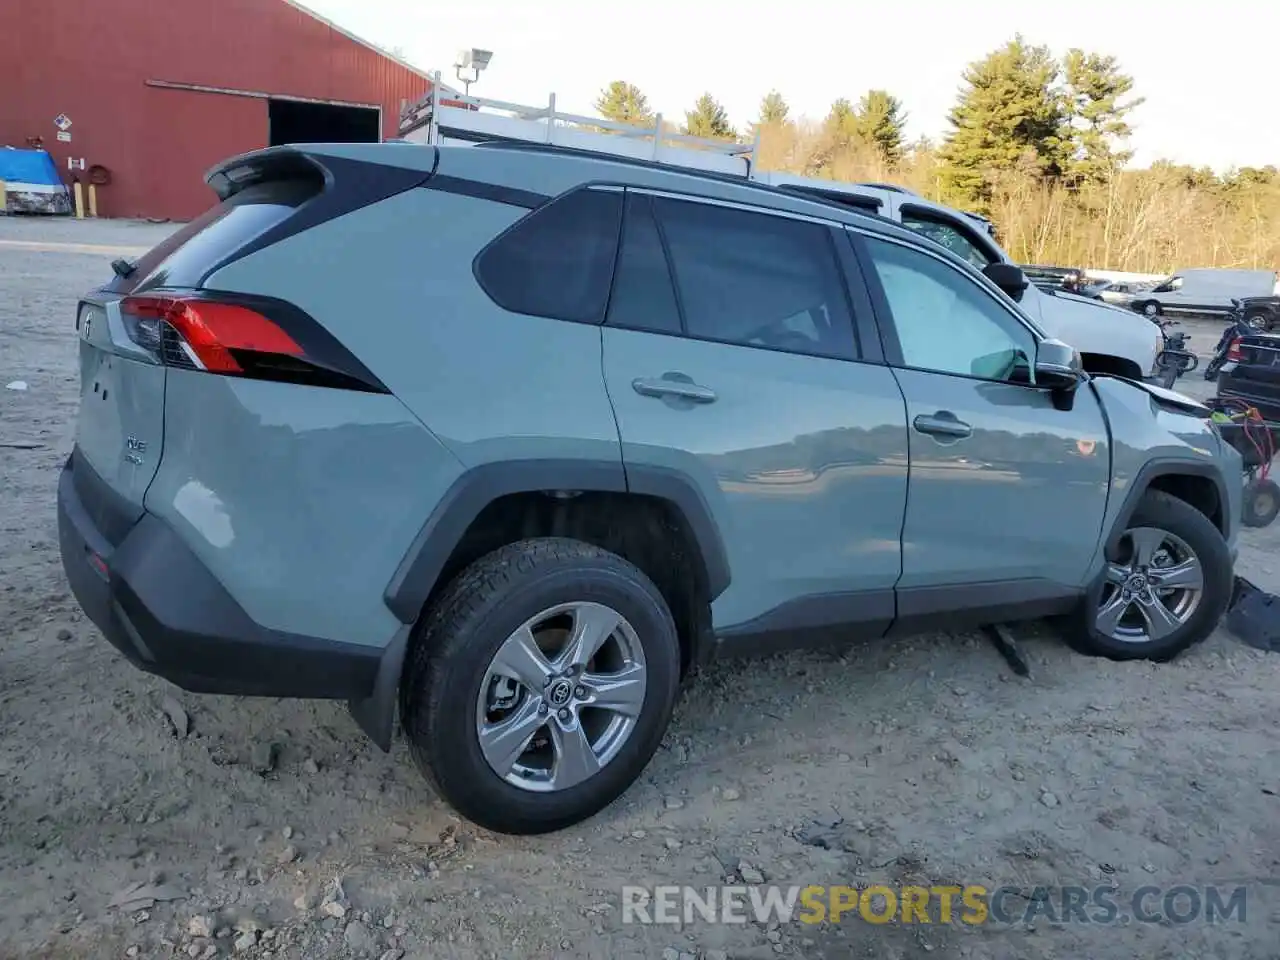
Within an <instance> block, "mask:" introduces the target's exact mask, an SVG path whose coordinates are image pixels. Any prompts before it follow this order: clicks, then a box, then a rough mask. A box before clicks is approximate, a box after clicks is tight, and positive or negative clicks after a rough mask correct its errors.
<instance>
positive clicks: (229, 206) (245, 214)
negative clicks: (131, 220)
mask: <svg viewBox="0 0 1280 960" xmlns="http://www.w3.org/2000/svg"><path fill="white" fill-rule="evenodd" d="M315 195H316V185H315V183H314V182H312V181H301V180H298V181H293V180H282V181H272V182H270V183H261V184H255V185H254V186H251V187H246V188H245V189H244V190H242V191H240V192H239V193H237V194H235V195H234V196H232V197H229V198H228V199H226V200H224V201H222V202H221V203H218V204H216V205H214V206H212V207H210V208H209V209H208V210H206V211H205V212H204V213H202V214H201V215H200V216H199V217H197V218H196V219H194V220H192V221H191V222H189V223H187V224H185V225H183V226H182V227H180V228H179V229H177V230H176V231H174V232H173V233H171V234H170V235H169V236H168V237H166V238H165V239H164V240H162V241H161V242H160V243H158V244H157V245H156V246H154V247H152V248H151V250H149V251H147V252H146V253H145V254H143V255H142V256H141V257H139V258H138V260H137V261H135V263H134V271H133V273H131V274H130V275H129V276H128V277H116V278H115V279H114V280H113V281H112V283H111V285H110V286H108V287H107V289H108V290H109V291H110V292H113V293H123V294H129V293H135V292H140V291H143V290H149V289H151V288H153V287H198V286H199V285H200V283H201V281H202V280H203V279H204V277H205V275H206V274H207V273H208V272H209V271H210V270H211V269H213V268H214V267H216V266H217V265H218V264H219V263H221V262H222V261H223V260H224V259H226V258H227V256H229V255H230V254H232V253H234V252H235V251H236V250H238V249H240V248H241V247H243V246H244V245H245V244H247V243H249V242H250V241H251V240H253V239H254V238H255V237H257V236H259V235H260V234H262V233H263V232H264V231H266V230H269V229H271V228H272V227H274V226H275V225H276V224H278V223H280V222H281V221H283V220H285V219H286V218H287V217H289V216H290V215H292V214H293V212H294V211H295V210H297V209H298V207H300V206H301V205H302V204H303V203H305V202H306V201H307V200H309V199H311V198H312V197H313V196H315Z"/></svg>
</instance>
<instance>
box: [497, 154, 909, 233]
mask: <svg viewBox="0 0 1280 960" xmlns="http://www.w3.org/2000/svg"><path fill="white" fill-rule="evenodd" d="M474 146H476V147H488V148H489V149H490V150H513V151H519V152H521V153H543V154H554V155H560V156H568V157H583V158H589V159H592V160H597V159H598V160H608V161H609V162H611V163H620V164H623V165H624V166H631V167H641V168H643V169H646V170H661V171H663V172H664V173H680V174H686V175H688V176H693V177H702V178H704V179H707V180H714V181H716V182H718V183H731V184H733V185H735V186H739V187H749V188H750V189H752V190H760V191H763V192H765V193H769V194H773V195H775V196H776V195H778V194H790V195H792V196H794V197H796V198H797V199H800V200H808V201H810V202H812V203H820V204H823V205H824V206H835V207H839V208H840V209H842V210H844V211H846V212H852V213H855V214H858V215H860V216H864V217H874V218H875V219H877V220H884V221H885V222H888V223H892V222H893V221H892V220H889V219H888V218H887V217H885V216H883V215H882V214H881V213H880V212H879V210H880V201H879V200H878V199H876V198H874V197H863V196H859V195H857V194H845V193H842V192H838V191H834V190H833V191H824V190H822V188H821V187H813V186H809V185H807V184H778V185H776V186H775V185H773V184H768V183H761V182H760V181H758V180H752V179H750V175H748V176H746V177H739V176H734V175H733V174H730V173H721V172H720V171H718V170H700V169H698V168H697V167H682V166H678V165H676V164H670V163H660V162H658V161H657V160H642V159H640V158H639V157H623V156H617V155H616V154H612V153H605V152H603V151H601V150H587V149H584V148H582V147H566V146H563V145H561V144H558V143H533V142H531V141H528V140H501V139H493V140H482V141H478V142H476V143H475V144H474ZM749 162H750V161H748V163H749ZM843 198H847V199H843ZM872 203H874V204H875V208H874V209H871V208H870V204H872ZM850 208H852V209H850Z"/></svg>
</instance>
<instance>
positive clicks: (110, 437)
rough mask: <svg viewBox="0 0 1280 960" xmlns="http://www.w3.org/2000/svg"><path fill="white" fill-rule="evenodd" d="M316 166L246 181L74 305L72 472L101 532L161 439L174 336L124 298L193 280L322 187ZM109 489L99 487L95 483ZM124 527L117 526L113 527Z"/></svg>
mask: <svg viewBox="0 0 1280 960" xmlns="http://www.w3.org/2000/svg"><path fill="white" fill-rule="evenodd" d="M323 184H324V179H323V176H322V172H321V171H320V170H319V169H318V168H315V169H313V171H312V172H311V175H310V176H309V177H308V176H305V175H304V174H303V173H302V172H300V171H299V172H296V173H295V174H293V175H287V176H280V177H276V178H272V179H269V180H268V181H267V182H260V183H252V184H249V185H247V186H245V187H244V188H243V189H240V190H237V191H236V192H234V193H232V194H231V195H230V196H228V197H227V198H226V199H224V200H222V201H221V202H219V203H217V204H216V205H215V206H214V207H212V208H211V209H209V210H208V211H207V212H205V213H204V214H203V215H202V216H200V217H199V218H197V219H196V220H193V221H191V222H190V223H188V224H186V225H185V226H183V227H181V228H179V229H178V230H176V231H175V232H174V233H173V234H171V235H170V236H169V237H167V238H166V239H165V240H163V241H162V242H161V243H160V244H158V245H157V246H156V247H154V248H153V249H152V250H150V251H149V252H148V253H146V254H145V255H143V256H142V257H140V258H139V259H138V260H137V261H135V262H133V263H128V262H126V261H116V262H115V264H113V268H114V270H115V273H116V276H115V277H114V279H113V280H112V281H111V282H110V283H109V284H107V285H106V286H104V287H103V288H101V289H99V290H96V291H93V292H92V293H90V294H89V295H87V296H86V297H84V298H83V299H82V300H81V302H80V304H79V308H78V310H77V315H76V331H77V333H78V335H79V338H80V413H79V417H78V420H77V425H76V452H75V454H74V458H75V464H74V467H75V469H74V474H75V482H76V485H77V488H78V489H79V492H80V495H81V499H82V500H83V501H84V504H85V506H86V509H88V510H89V512H90V514H91V515H93V517H94V520H95V521H96V522H97V523H98V525H99V529H101V530H102V532H103V533H104V535H106V536H107V538H108V539H109V540H114V539H116V537H115V536H113V533H114V534H116V535H117V536H119V535H123V533H124V532H126V530H127V528H128V526H129V525H131V524H132V522H133V521H136V520H137V519H138V517H139V516H140V515H141V513H142V506H143V498H144V497H145V495H146V492H147V487H148V486H149V485H150V483H151V480H152V478H153V477H154V476H155V474H156V468H157V466H158V465H159V463H160V456H161V453H162V452H163V446H164V396H165V377H166V367H165V364H166V362H170V363H172V362H174V361H175V360H176V361H179V362H180V365H184V366H186V365H189V364H187V363H185V362H182V361H183V360H184V358H183V357H182V356H180V355H174V356H171V357H168V358H166V351H168V352H170V353H172V352H173V351H175V350H181V345H180V344H179V343H178V342H177V341H176V340H175V339H174V338H172V337H168V336H166V335H165V328H164V325H163V324H161V323H160V322H158V321H157V320H156V319H155V318H154V317H149V316H146V315H136V314H135V313H134V312H132V311H131V310H130V305H129V304H130V301H129V300H128V298H129V297H133V296H137V295H139V294H143V293H146V292H148V291H150V290H157V289H170V288H190V289H195V288H198V287H199V286H200V284H201V282H202V281H203V279H204V277H205V276H207V275H208V273H209V272H211V271H212V269H213V268H215V267H216V266H217V265H219V264H220V263H221V262H223V261H224V260H225V259H226V258H227V257H228V256H230V255H233V254H234V253H235V252H236V251H237V250H240V249H242V248H243V247H244V246H246V245H247V244H249V243H251V242H252V241H254V240H255V238H258V237H261V236H262V235H263V234H264V233H266V232H267V231H270V230H271V229H272V228H273V227H275V226H277V225H279V224H280V223H281V222H283V221H284V220H285V219H287V218H288V217H289V216H290V215H291V214H293V213H294V212H295V211H296V210H297V209H298V208H299V207H300V206H301V205H302V204H303V203H305V202H306V201H307V200H308V199H310V198H311V197H314V196H315V195H316V194H317V193H319V192H320V191H321V190H322V189H323ZM104 486H105V487H106V488H109V489H103V487H104ZM121 528H123V529H121Z"/></svg>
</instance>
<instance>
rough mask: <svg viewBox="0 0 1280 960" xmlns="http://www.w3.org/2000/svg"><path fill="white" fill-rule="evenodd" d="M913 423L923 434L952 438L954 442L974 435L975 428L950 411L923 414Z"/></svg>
mask: <svg viewBox="0 0 1280 960" xmlns="http://www.w3.org/2000/svg"><path fill="white" fill-rule="evenodd" d="M912 423H913V424H914V425H915V428H916V429H917V430H919V431H920V432H921V433H927V434H929V435H930V436H933V437H950V438H951V439H953V440H959V439H962V438H964V437H967V436H970V435H971V434H972V433H973V428H972V427H971V426H969V425H968V424H967V423H965V422H964V421H963V420H961V419H959V418H958V417H957V416H956V415H955V414H954V413H952V412H951V411H950V410H939V411H938V412H937V413H934V414H931V415H930V414H923V413H922V414H921V415H920V416H918V417H916V418H915V420H913V421H912Z"/></svg>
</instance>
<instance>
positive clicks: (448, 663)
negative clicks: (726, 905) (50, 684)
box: [58, 144, 1241, 833]
mask: <svg viewBox="0 0 1280 960" xmlns="http://www.w3.org/2000/svg"><path fill="white" fill-rule="evenodd" d="M209 183H210V185H211V186H212V187H213V188H214V190H215V191H216V193H217V195H218V198H219V202H218V204H217V205H216V206H215V207H213V208H212V209H211V210H210V211H209V212H208V213H207V214H205V215H204V216H202V217H201V218H200V219H198V220H196V221H194V222H193V223H191V224H189V225H187V226H185V227H183V228H182V229H180V230H178V231H177V232H176V233H175V234H174V235H173V236H172V237H170V238H169V239H167V240H165V241H164V242H163V243H161V244H160V245H159V246H158V247H156V248H155V249H154V250H152V251H151V252H150V253H148V254H147V255H145V256H143V257H142V258H140V259H139V260H138V261H136V262H132V263H126V262H122V261H117V263H116V264H115V272H116V276H115V277H114V278H113V280H112V282H111V283H109V284H108V285H106V286H104V287H103V288H102V289H99V290H96V291H93V292H92V293H90V294H89V295H87V296H86V297H84V299H83V301H82V303H81V305H80V308H79V314H78V317H77V324H76V326H77V329H78V331H79V335H80V338H81V339H80V347H79V349H80V374H81V379H82V397H81V406H80V414H79V424H78V432H77V436H76V442H75V447H74V450H73V452H72V453H71V456H70V458H69V460H68V462H67V464H66V467H65V469H64V471H63V473H62V476H61V479H60V482H59V488H58V508H59V509H58V513H59V524H60V537H61V548H62V557H63V563H64V565H65V568H66V573H67V577H68V579H69V581H70V583H71V585H72V587H73V588H74V590H75V594H76V596H77V597H78V599H79V602H80V603H81V605H82V606H83V608H84V609H85V611H86V612H87V614H88V615H89V616H90V617H91V618H92V619H93V621H94V622H95V623H96V624H97V625H98V626H99V627H100V628H101V630H102V632H103V634H104V635H105V636H106V637H107V639H108V640H109V641H110V642H111V643H112V644H114V645H115V646H116V647H118V648H119V649H120V651H121V652H122V653H123V654H124V655H125V656H126V657H127V658H128V659H129V660H130V661H132V662H133V663H134V664H136V665H137V666H139V667H140V668H142V669H144V670H147V671H150V672H152V673H155V674H158V675H160V676H162V677H166V678H168V679H169V680H171V681H173V682H174V683H176V684H178V685H180V686H182V687H184V688H185V689H187V690H191V691H196V692H211V693H230V694H243V695H262V696H273V697H316V698H333V699H342V700H348V701H350V706H351V711H352V713H353V714H354V716H355V718H356V720H357V721H358V722H359V724H360V725H361V727H362V728H363V729H364V730H365V731H367V732H368V734H369V735H370V737H371V738H372V739H373V740H374V741H375V742H376V743H377V744H378V745H379V746H381V747H382V748H383V749H386V748H387V747H388V746H389V743H390V741H391V737H392V733H393V729H394V725H395V719H396V716H397V714H398V716H399V718H400V720H401V723H402V726H403V730H404V735H405V736H406V737H407V739H408V741H409V743H410V744H411V746H412V753H413V756H414V758H415V761H416V762H417V764H418V765H419V766H420V768H421V769H422V771H423V773H424V774H426V776H427V777H428V778H429V779H430V781H431V782H432V783H433V784H434V785H435V786H436V788H437V789H438V790H439V792H440V794H441V795H442V796H443V797H444V798H446V799H447V800H448V801H449V802H450V803H452V804H453V805H454V806H455V807H456V808H457V809H458V810H459V811H460V812H461V813H463V814H465V815H466V816H467V817H469V818H472V819H473V820H475V821H476V822H478V823H480V824H482V825H485V826H488V827H491V828H493V829H496V830H500V831H507V832H524V833H534V832H540V831H547V830H554V829H557V828H561V827H564V826H567V825H569V824H572V823H575V822H577V821H580V820H582V819H584V818H586V817H589V816H590V815H592V814H593V813H595V812H596V811H598V810H600V809H601V808H603V807H604V806H605V805H607V804H608V803H610V802H611V801H612V800H613V799H614V798H616V797H617V796H618V795H619V794H621V793H622V792H623V791H624V790H626V789H627V787H628V785H629V784H631V783H632V781H634V780H635V778H636V777H637V776H638V775H639V774H640V772H641V771H642V770H643V768H644V767H645V765H646V764H647V763H648V761H649V759H650V758H651V756H652V755H653V752H654V750H655V749H656V747H657V745H658V743H659V740H660V739H661V737H662V735H663V731H664V729H665V728H666V726H667V723H668V721H669V719H670V717H671V713H672V708H673V705H674V703H675V701H676V694H677V689H678V686H679V682H680V680H681V678H682V676H684V675H685V674H686V673H687V672H688V671H689V669H690V668H691V667H693V666H695V665H696V664H698V663H701V662H703V661H705V660H706V659H707V658H710V657H714V656H718V655H723V654H730V653H737V652H763V651H779V650H784V649H789V648H793V647H796V646H799V645H802V644H816V643H825V642H832V641H836V642H838V641H840V640H842V639H847V638H851V637H867V636H874V637H879V636H884V635H888V634H892V633H900V632H911V631H920V630H928V629H959V628H963V627H967V626H971V625H977V624H982V623H988V622H997V621H1011V620H1016V619H1020V618H1034V617H1044V616H1056V617H1060V618H1061V620H1062V624H1063V631H1064V633H1065V635H1066V636H1067V637H1068V638H1069V640H1070V642H1071V643H1072V644H1074V645H1075V646H1076V647H1078V648H1079V649H1080V650H1082V651H1086V652H1089V653H1093V654H1099V655H1103V656H1108V657H1113V658H1133V657H1140V658H1150V659H1166V658H1168V657H1171V656H1173V655H1174V654H1176V653H1177V652H1178V651H1180V650H1182V649H1183V648H1185V647H1187V646H1188V645H1190V644H1193V643H1196V642H1197V641H1199V640H1201V639H1203V638H1204V637H1205V636H1207V635H1208V634H1209V632H1210V631H1211V630H1212V629H1213V628H1214V625H1215V624H1216V623H1217V621H1218V619H1219V617H1220V616H1221V614H1222V613H1223V610H1224V608H1225V606H1226V605H1227V603H1228V597H1229V595H1230V593H1231V588H1232V558H1233V544H1234V539H1235V536H1236V527H1237V518H1238V517H1239V515H1240V494H1241V490H1240V488H1241V481H1240V476H1241V471H1240V461H1239V457H1238V454H1236V453H1235V451H1233V450H1232V449H1231V448H1230V447H1228V446H1226V445H1225V444H1223V443H1222V442H1220V438H1219V436H1218V435H1217V433H1216V432H1215V428H1214V426H1213V425H1212V424H1211V423H1210V421H1209V420H1208V419H1207V411H1206V410H1205V409H1204V408H1202V407H1200V406H1199V405H1197V404H1195V403H1194V402H1192V401H1189V400H1187V399H1186V398H1183V397H1180V396H1178V395H1177V394H1173V393H1170V392H1167V391H1162V390H1160V389H1158V388H1153V387H1149V386H1144V385H1142V384H1140V383H1135V382H1130V381H1127V380H1122V379H1118V378H1115V377H1105V376H1096V377H1092V378H1090V377H1089V376H1087V375H1086V374H1084V373H1082V372H1081V369H1080V366H1079V362H1078V358H1077V355H1076V354H1075V353H1074V351H1072V350H1071V349H1070V348H1068V347H1066V346H1064V345H1063V344H1061V343H1059V342H1056V341H1053V340H1049V339H1046V338H1045V336H1044V335H1043V333H1042V332H1041V331H1040V330H1039V329H1038V328H1037V326H1036V325H1035V323H1034V322H1032V321H1031V320H1030V319H1029V318H1028V317H1027V316H1026V315H1025V314H1024V313H1023V312H1022V310H1021V309H1020V308H1019V306H1018V304H1017V299H1018V297H1019V296H1020V293H1021V291H1022V290H1023V289H1024V288H1025V283H1026V281H1025V279H1024V278H1023V277H1022V275H1021V273H1020V271H1018V270H1017V268H1015V267H1012V266H1010V265H1007V264H994V265H992V266H991V267H989V268H988V269H987V270H986V271H985V272H981V271H979V270H978V269H976V268H975V267H974V266H972V265H971V264H969V263H968V262H966V261H964V260H961V259H959V258H957V257H956V256H954V255H953V254H952V253H950V252H949V251H948V250H946V249H944V248H943V247H941V246H938V245H936V244H935V243H933V242H932V241H931V240H930V239H928V238H927V237H925V236H922V235H920V234H918V233H915V232H912V231H909V230H907V229H904V228H902V227H900V226H898V225H896V224H894V223H892V222H889V221H887V220H883V219H879V218H877V217H874V216H868V215H864V214H860V213H858V212H857V211H856V210H852V209H849V208H846V207H838V206H835V205H829V204H826V203H823V202H821V201H820V200H816V199H806V198H804V197H802V196H798V195H795V194H788V193H786V192H785V191H781V190H777V189H774V188H770V187H765V186H760V185H750V184H745V183H741V182H734V181H729V180H727V179H721V178H718V177H716V176H713V175H704V174H698V173H694V172H688V171H682V170H678V169H670V168H662V167H658V166H655V165H650V164H646V163H641V162H629V161H625V160H619V159H616V158H603V157H600V156H596V155H590V154H582V153H577V152H573V151H567V150H563V149H555V148H545V147H530V146H514V145H496V144H486V145H482V146H474V147H441V148H436V147H431V146H410V145H405V144H375V145H321V146H295V147H288V148H273V149H270V150H266V151H262V152H258V153H253V154H249V155H246V156H242V157H237V158H235V159H233V160H230V161H228V162H227V163H226V164H224V165H222V166H220V167H219V168H217V169H216V170H214V171H213V172H212V173H211V174H210V175H209Z"/></svg>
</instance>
